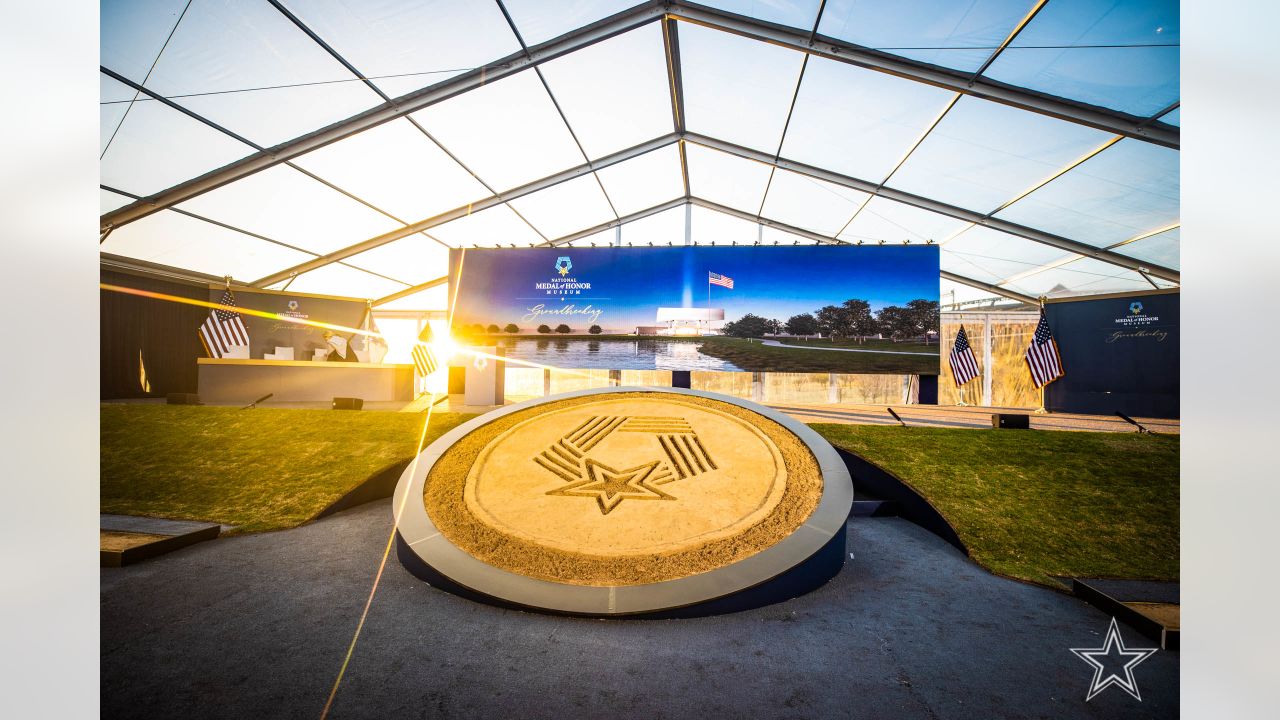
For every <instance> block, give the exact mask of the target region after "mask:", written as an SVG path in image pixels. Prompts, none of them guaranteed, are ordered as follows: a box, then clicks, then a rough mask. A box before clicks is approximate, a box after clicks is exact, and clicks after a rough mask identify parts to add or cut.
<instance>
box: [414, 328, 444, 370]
mask: <svg viewBox="0 0 1280 720" xmlns="http://www.w3.org/2000/svg"><path fill="white" fill-rule="evenodd" d="M429 342H431V326H430V325H427V326H426V327H424V328H422V333H421V334H419V335H418V342H416V343H414V345H413V352H412V353H410V354H411V355H413V367H414V368H415V369H416V370H417V371H418V374H419V375H421V376H423V377H426V376H428V375H430V374H431V373H433V372H435V371H436V368H438V367H440V363H439V362H438V361H437V360H436V353H435V351H434V350H432V349H431V347H430V346H429V345H427V344H426V343H429Z"/></svg>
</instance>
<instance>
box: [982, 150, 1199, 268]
mask: <svg viewBox="0 0 1280 720" xmlns="http://www.w3.org/2000/svg"><path fill="white" fill-rule="evenodd" d="M1178 188H1179V179H1178V151H1177V150H1172V149H1170V148H1166V147H1161V146H1159V145H1152V144H1151V143H1147V142H1142V141H1141V140H1121V141H1120V142H1118V143H1116V144H1115V145H1112V146H1111V147H1110V148H1107V149H1106V150H1104V151H1102V152H1101V153H1098V154H1097V155H1096V156H1094V157H1092V158H1090V159H1089V160H1086V161H1085V162H1084V163H1082V164H1080V165H1079V166H1078V167H1075V168H1073V169H1072V170H1071V171H1070V172H1068V173H1066V174H1064V175H1063V176H1062V177H1059V178H1057V179H1055V180H1054V181H1053V182H1051V183H1049V184H1048V185H1045V186H1044V187H1042V188H1040V189H1039V190H1036V191H1035V192H1033V193H1031V194H1030V195H1028V196H1027V197H1025V198H1022V199H1021V200H1019V201H1018V202H1016V203H1014V204H1012V205H1010V206H1009V207H1007V208H1005V209H1004V210H1001V211H1000V212H999V213H997V214H996V217H998V218H1001V219H1004V220H1009V221H1011V222H1015V223H1018V224H1020V225H1028V226H1030V227H1034V228H1038V229H1040V230H1045V231H1048V232H1051V233H1053V234H1055V235H1061V236H1063V237H1068V238H1071V239H1072V240H1079V241H1081V242H1086V243H1089V244H1090V245H1096V246H1099V247H1105V246H1107V245H1113V244H1115V243H1118V242H1122V241H1124V240H1127V239H1129V238H1132V237H1134V236H1137V235H1140V234H1142V233H1144V232H1149V231H1151V230H1155V229H1157V228H1161V227H1166V226H1168V225H1171V224H1173V223H1174V222H1177V220H1178Z"/></svg>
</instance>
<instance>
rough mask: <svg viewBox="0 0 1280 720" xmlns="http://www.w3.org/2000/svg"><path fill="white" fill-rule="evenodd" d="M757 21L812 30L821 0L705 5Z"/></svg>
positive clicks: (733, 0) (735, 0)
mask: <svg viewBox="0 0 1280 720" xmlns="http://www.w3.org/2000/svg"><path fill="white" fill-rule="evenodd" d="M703 4H704V5H708V6H710V7H714V8H720V9H721V10H728V11H729V12H731V13H737V14H739V15H746V16H747V17H752V18H755V19H757V20H764V21H765V22H771V23H776V24H778V25H789V26H791V27H794V28H800V29H802V30H812V29H813V24H814V22H816V21H817V19H818V6H819V5H821V4H822V3H821V2H820V0H709V2H705V3H703Z"/></svg>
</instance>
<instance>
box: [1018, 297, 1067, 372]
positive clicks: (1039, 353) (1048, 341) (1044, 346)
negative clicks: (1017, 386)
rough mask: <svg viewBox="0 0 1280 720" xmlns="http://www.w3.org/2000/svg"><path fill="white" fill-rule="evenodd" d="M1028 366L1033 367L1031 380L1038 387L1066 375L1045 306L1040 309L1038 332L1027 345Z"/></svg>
mask: <svg viewBox="0 0 1280 720" xmlns="http://www.w3.org/2000/svg"><path fill="white" fill-rule="evenodd" d="M1026 358H1027V367H1028V368H1030V369H1031V381H1032V382H1033V383H1035V386H1036V387H1038V388H1039V387H1044V386H1045V385H1048V384H1049V383H1051V382H1053V381H1054V380H1057V379H1058V378H1060V377H1062V376H1063V375H1066V373H1065V372H1063V370H1062V357H1061V356H1060V355H1058V343H1056V342H1054V339H1053V333H1051V332H1049V321H1048V320H1047V319H1045V316H1044V308H1041V309H1040V323H1039V324H1038V325H1036V334H1035V336H1034V337H1032V338H1031V344H1030V345H1028V346H1027V355H1026Z"/></svg>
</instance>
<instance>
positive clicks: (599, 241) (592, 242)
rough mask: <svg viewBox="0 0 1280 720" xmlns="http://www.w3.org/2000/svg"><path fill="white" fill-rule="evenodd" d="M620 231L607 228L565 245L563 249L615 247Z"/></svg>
mask: <svg viewBox="0 0 1280 720" xmlns="http://www.w3.org/2000/svg"><path fill="white" fill-rule="evenodd" d="M617 232H618V229H617V228H616V227H612V228H607V229H604V230H601V231H599V232H594V233H591V234H590V235H587V236H586V237H581V238H578V239H577V240H574V241H573V242H568V243H564V244H563V245H562V247H605V246H607V245H613V244H614V240H615V239H616V238H617Z"/></svg>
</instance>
